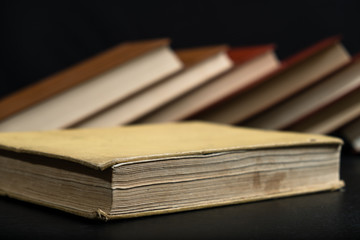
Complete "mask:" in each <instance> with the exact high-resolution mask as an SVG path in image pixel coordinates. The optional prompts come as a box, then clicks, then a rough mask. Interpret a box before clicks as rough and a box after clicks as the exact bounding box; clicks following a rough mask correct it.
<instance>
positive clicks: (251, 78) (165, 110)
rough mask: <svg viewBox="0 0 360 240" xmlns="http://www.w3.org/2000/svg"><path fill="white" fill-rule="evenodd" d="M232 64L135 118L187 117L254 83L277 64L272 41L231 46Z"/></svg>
mask: <svg viewBox="0 0 360 240" xmlns="http://www.w3.org/2000/svg"><path fill="white" fill-rule="evenodd" d="M227 54H228V55H229V57H230V59H231V60H232V61H233V63H234V67H233V68H232V69H230V70H229V71H227V72H226V73H224V74H221V75H220V76H219V77H216V78H214V79H212V80H211V81H209V82H206V83H205V84H203V85H200V86H199V87H197V88H195V89H193V90H192V91H190V92H188V93H186V94H185V95H184V96H181V97H179V98H176V99H174V100H173V101H171V102H169V103H168V104H166V105H165V106H163V107H161V108H159V109H157V110H156V111H153V112H151V113H150V114H148V115H146V116H145V117H143V118H141V119H139V120H138V121H137V122H143V123H149V122H168V121H179V120H183V119H186V118H189V117H191V116H193V115H195V114H196V113H198V112H200V111H203V110H204V109H206V108H209V107H211V106H213V105H214V104H216V103H218V102H220V101H221V100H222V99H225V98H227V97H229V96H231V95H234V94H236V93H240V92H242V91H245V90H246V89H248V88H251V87H253V86H254V85H256V84H259V82H260V81H261V80H262V79H264V78H263V77H264V76H266V75H268V74H269V73H270V72H273V71H274V70H275V69H277V68H278V67H279V65H280V63H279V60H278V59H277V57H276V54H275V52H274V46H273V45H261V46H247V47H237V48H230V49H229V50H228V52H227Z"/></svg>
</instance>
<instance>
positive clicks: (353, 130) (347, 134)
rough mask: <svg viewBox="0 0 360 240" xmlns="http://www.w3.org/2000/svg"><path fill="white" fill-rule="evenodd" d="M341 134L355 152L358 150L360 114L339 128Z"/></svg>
mask: <svg viewBox="0 0 360 240" xmlns="http://www.w3.org/2000/svg"><path fill="white" fill-rule="evenodd" d="M339 132H340V134H341V136H342V137H343V138H344V139H346V140H347V141H348V142H349V143H350V144H351V147H352V148H353V149H354V151H355V152H357V153H359V152H360V115H359V116H358V117H357V118H356V119H355V120H353V121H351V122H350V123H348V124H346V125H345V126H344V127H342V128H341V129H340V131H339Z"/></svg>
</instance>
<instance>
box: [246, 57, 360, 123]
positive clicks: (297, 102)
mask: <svg viewBox="0 0 360 240" xmlns="http://www.w3.org/2000/svg"><path fill="white" fill-rule="evenodd" d="M358 87H360V55H358V56H355V57H354V58H353V60H352V61H351V62H350V63H349V64H347V65H346V66H344V67H342V68H341V69H340V70H339V71H336V72H335V73H333V74H331V75H330V76H328V77H326V78H324V79H322V80H321V81H319V82H318V83H316V84H314V85H312V86H310V87H308V88H306V89H304V90H303V91H301V92H300V93H298V94H295V95H294V96H292V97H290V98H288V99H286V100H285V101H283V102H280V103H279V104H277V105H275V106H274V107H272V108H270V109H268V110H266V111H265V112H263V113H260V114H258V115H256V116H255V117H252V118H250V119H249V120H247V121H245V122H243V123H242V125H244V126H249V127H256V128H267V129H285V128H286V127H288V126H291V125H293V124H294V123H296V122H300V121H301V119H304V118H306V117H307V116H308V115H311V114H313V113H315V112H316V111H318V110H320V109H322V108H323V107H325V106H327V105H331V104H332V103H334V102H336V101H337V100H338V99H340V98H342V97H343V96H345V95H347V94H349V93H350V92H351V91H352V90H354V89H356V88H358Z"/></svg>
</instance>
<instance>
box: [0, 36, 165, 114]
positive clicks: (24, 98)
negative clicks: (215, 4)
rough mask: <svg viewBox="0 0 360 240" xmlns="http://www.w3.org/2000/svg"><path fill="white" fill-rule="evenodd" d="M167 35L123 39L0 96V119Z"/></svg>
mask: <svg viewBox="0 0 360 240" xmlns="http://www.w3.org/2000/svg"><path fill="white" fill-rule="evenodd" d="M169 43H170V40H169V39H152V40H142V41H133V42H124V43H121V44H119V45H117V46H115V47H112V48H110V49H108V50H106V51H104V52H101V53H99V54H97V55H95V56H93V57H91V58H88V59H86V60H84V61H82V62H80V63H77V64H75V65H73V66H71V67H68V68H66V69H64V70H62V71H60V72H57V73H55V74H53V75H51V76H49V77H47V78H44V79H42V80H40V81H38V82H36V83H34V84H32V85H30V86H28V87H25V88H23V89H20V90H19V91H17V92H15V93H12V94H10V95H8V96H6V97H4V98H2V99H0V120H1V119H4V118H6V117H8V116H10V115H12V114H15V113H17V112H19V111H21V110H23V109H25V108H27V107H30V106H32V105H34V104H36V103H39V102H41V101H44V100H46V99H48V98H50V97H52V96H54V95H56V94H58V93H61V92H63V91H66V90H68V89H70V88H72V87H74V86H76V85H79V84H81V83H83V82H85V81H87V80H89V79H91V78H93V77H96V76H98V75H100V74H102V73H104V72H106V71H108V70H110V69H112V68H114V67H117V66H119V65H121V64H124V63H126V62H128V61H131V60H132V59H135V58H137V57H139V56H141V55H143V54H145V53H147V52H150V51H152V50H154V49H157V48H161V47H165V46H168V45H169Z"/></svg>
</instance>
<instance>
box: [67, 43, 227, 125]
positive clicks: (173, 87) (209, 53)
mask: <svg viewBox="0 0 360 240" xmlns="http://www.w3.org/2000/svg"><path fill="white" fill-rule="evenodd" d="M226 49H227V47H226V46H224V45H219V46H206V47H199V48H189V49H182V50H177V51H176V54H177V56H178V57H179V59H180V60H181V61H182V62H183V63H184V65H185V68H184V69H183V70H182V71H180V72H179V73H178V74H176V75H173V76H171V77H169V78H167V79H163V80H162V81H159V82H158V83H157V84H154V85H152V86H150V87H148V88H146V89H144V90H143V91H141V92H139V93H137V94H135V95H133V96H131V97H130V98H127V99H125V100H124V101H120V102H117V103H115V104H113V105H112V106H110V107H109V108H107V109H104V111H101V112H98V113H96V114H94V115H92V116H90V117H88V118H87V119H85V120H83V121H80V122H79V123H76V124H75V125H73V126H72V127H77V128H86V127H109V126H118V125H123V124H129V123H132V122H134V121H136V120H138V119H139V118H141V117H143V116H144V115H146V114H148V113H150V112H152V111H155V110H156V109H158V108H160V107H162V106H164V105H165V104H167V103H168V102H171V101H172V100H174V99H176V98H178V97H180V96H182V95H184V94H186V93H187V92H189V91H191V90H192V89H195V88H197V87H199V86H201V85H203V84H205V83H206V82H208V81H210V80H211V79H212V78H213V77H216V76H218V75H220V74H222V73H224V72H225V71H227V70H229V69H230V68H231V67H232V66H233V62H232V61H231V60H230V58H229V57H228V56H227V54H226Z"/></svg>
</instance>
